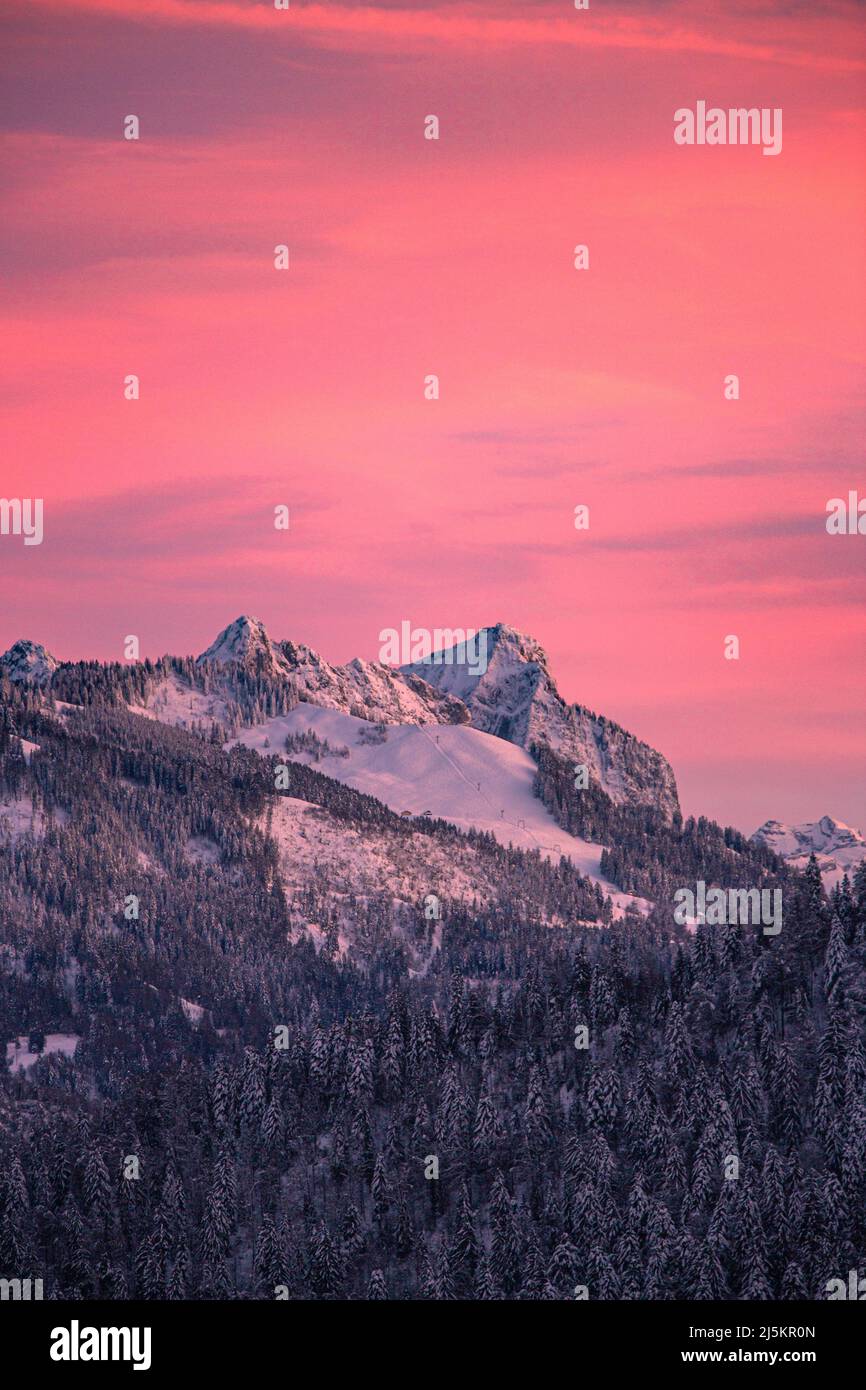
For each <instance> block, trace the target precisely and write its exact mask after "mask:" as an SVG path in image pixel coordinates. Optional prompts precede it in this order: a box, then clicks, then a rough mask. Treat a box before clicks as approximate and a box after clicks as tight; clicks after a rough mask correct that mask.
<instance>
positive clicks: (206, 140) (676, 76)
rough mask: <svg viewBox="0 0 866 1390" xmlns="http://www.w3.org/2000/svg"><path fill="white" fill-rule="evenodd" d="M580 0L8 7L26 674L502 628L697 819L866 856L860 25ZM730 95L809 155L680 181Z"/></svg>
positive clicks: (20, 629) (703, 168) (11, 310)
mask: <svg viewBox="0 0 866 1390" xmlns="http://www.w3.org/2000/svg"><path fill="white" fill-rule="evenodd" d="M590 5H591V8H590V10H589V11H587V12H580V11H575V10H574V9H573V7H572V6H571V5H570V3H569V0H556V3H551V2H550V0H541V3H525V4H521V5H518V4H513V5H510V4H508V5H506V4H502V3H497V4H494V3H480V4H473V5H467V4H463V3H460V0H456V2H455V3H430V4H428V5H423V4H406V5H403V6H401V5H399V4H397V3H387V4H385V5H382V6H379V7H376V6H369V5H363V6H362V5H340V4H334V5H331V4H328V5H304V4H301V3H298V0H292V4H291V8H290V10H289V11H288V12H280V11H275V10H274V9H273V8H272V6H271V5H270V4H269V3H268V0H234V3H222V0H137V3H136V4H134V5H130V4H127V3H120V0H27V3H14V2H13V3H11V4H9V3H7V5H6V6H5V43H4V48H5V60H4V62H5V66H6V69H7V70H6V72H5V73H4V74H3V88H4V92H5V98H4V104H3V109H2V140H3V146H4V149H3V167H4V170H5V185H6V196H5V216H4V219H3V224H2V227H0V250H2V256H3V264H4V269H5V272H6V283H5V285H4V301H3V308H2V318H3V328H4V330H5V332H4V339H5V342H6V344H7V351H6V353H5V354H4V357H5V362H6V371H5V373H4V378H3V406H4V410H3V427H2V439H0V446H2V450H3V458H4V468H3V474H2V486H0V492H2V495H3V496H6V497H13V496H22V497H31V496H41V497H43V498H44V499H45V540H44V542H43V544H42V545H41V546H34V547H28V548H24V547H23V546H22V544H21V541H20V538H15V537H0V585H2V593H3V596H4V602H3V604H2V608H0V649H2V648H5V647H6V646H8V645H9V644H10V643H11V642H12V641H14V640H15V639H16V638H18V637H20V636H29V637H31V638H33V639H34V640H38V641H41V642H44V643H45V645H46V646H48V647H49V648H50V649H51V650H53V651H54V652H55V653H56V654H57V655H58V656H59V657H62V658H71V657H76V656H88V657H99V658H114V659H120V657H121V656H122V641H123V638H124V636H125V635H126V634H128V633H136V634H138V636H139V637H140V640H141V647H142V651H143V653H145V654H147V655H152V656H155V655H159V654H161V653H162V652H164V651H167V650H170V651H174V652H190V651H199V650H201V649H202V647H204V646H205V645H207V643H208V642H209V641H210V640H211V639H212V637H213V636H214V635H215V633H216V632H217V630H218V629H219V628H221V627H223V626H224V625H225V624H226V623H227V622H229V621H230V620H231V619H233V618H234V617H236V616H237V615H238V614H239V613H241V612H250V613H254V614H256V615H257V616H259V617H260V618H261V619H262V620H263V621H264V622H265V623H266V624H267V626H268V628H269V630H270V631H271V632H272V634H273V635H274V636H276V637H289V636H290V637H292V638H295V639H296V640H300V641H305V642H308V643H310V644H311V645H312V646H314V647H317V648H319V649H320V650H321V651H322V652H323V653H324V655H325V656H327V657H328V658H329V659H331V660H335V661H342V660H346V659H347V658H349V657H350V656H353V655H361V656H365V657H368V658H372V657H375V656H376V655H377V654H378V646H379V643H378V633H379V630H380V628H382V627H386V626H399V624H400V622H401V621H402V620H403V619H409V620H410V621H411V622H412V623H413V624H415V625H417V626H423V627H429V628H433V627H444V626H451V627H458V626H462V627H470V626H472V627H478V626H481V625H483V624H485V623H493V622H496V621H504V622H507V623H510V624H511V625H512V626H515V627H518V628H521V629H523V630H524V631H528V632H530V633H532V634H533V635H534V636H536V637H537V638H538V639H539V640H540V641H541V642H542V643H543V645H544V646H545V647H546V648H547V650H548V652H549V655H550V658H551V663H552V667H553V671H554V673H555V675H556V677H557V679H558V681H559V684H560V688H561V690H562V692H563V694H564V695H565V696H566V697H567V698H569V699H573V700H577V701H579V702H581V703H583V704H586V705H588V706H590V707H591V708H593V709H596V710H599V711H601V712H604V713H605V714H607V715H609V716H610V717H611V718H614V719H616V720H618V721H619V722H620V723H622V724H624V725H625V726H626V727H627V728H629V729H631V730H633V732H635V733H636V734H638V735H639V736H641V737H642V738H645V739H647V740H649V741H650V742H651V743H653V744H654V745H655V746H656V747H658V748H660V749H661V750H662V751H663V752H664V753H665V754H666V756H667V757H668V758H669V759H670V761H671V762H672V764H673V766H674V769H675V771H676V774H677V777H678V780H679V783H680V788H681V793H682V799H683V804H684V807H685V809H686V810H688V811H693V812H696V813H698V812H705V813H708V814H711V815H714V816H716V817H718V818H719V819H722V820H724V821H730V822H732V823H734V824H736V825H738V826H740V827H741V828H743V829H744V830H747V831H751V830H752V829H754V827H755V826H756V825H757V824H758V823H760V822H761V821H762V820H764V819H766V818H767V817H769V816H776V817H779V818H781V819H787V820H803V819H811V818H814V817H816V816H818V815H821V814H822V813H825V812H828V813H830V814H833V815H836V816H838V817H840V818H841V819H843V820H848V821H849V822H852V823H854V824H857V825H860V826H863V827H864V828H866V775H864V773H866V719H864V701H863V694H862V692H863V680H864V664H866V663H864V652H866V611H864V574H866V538H864V537H854V536H847V537H830V536H828V535H827V534H826V531H825V528H824V520H825V507H826V503H827V500H828V499H829V498H831V497H837V496H845V495H847V492H848V490H849V489H852V488H853V489H858V490H859V493H860V495H861V496H864V495H866V469H864V467H863V448H862V442H863V423H864V409H863V405H864V401H863V361H864V323H866V313H864V311H866V288H864V235H863V227H864V223H866V218H864V212H866V208H864V203H866V196H864V181H863V170H864V155H866V136H864V112H863V108H864V76H866V44H864V37H863V36H864V26H863V22H862V10H861V8H860V7H859V6H858V5H856V4H844V3H843V4H838V5H836V4H829V5H822V4H812V3H805V2H804V3H793V4H784V5H781V4H780V5H776V6H774V5H759V4H755V5H750V4H740V3H734V4H728V3H721V0H709V3H701V4H697V3H695V4H673V5H665V4H653V5H648V4H641V3H631V4H625V5H623V4H613V3H602V0H590ZM699 99H700V100H706V101H708V102H709V103H710V104H711V105H717V106H721V107H723V108H728V107H734V106H747V107H749V106H758V107H771V108H775V107H781V108H782V110H783V131H784V140H783V150H782V153H781V154H780V155H779V156H778V157H776V158H766V157H764V156H763V155H762V153H761V150H760V149H759V148H756V147H725V148H712V147H703V148H699V147H692V148H683V147H678V146H676V145H675V144H674V141H673V113H674V111H675V110H676V109H677V108H679V107H683V106H692V107H693V106H694V104H695V103H696V101H697V100H699ZM130 113H134V114H137V115H138V116H139V118H140V121H141V136H142V138H141V140H140V141H139V142H137V143H136V142H129V141H125V140H123V139H122V138H121V133H122V123H123V118H124V116H125V115H127V114H130ZM428 114H436V115H438V116H439V119H440V122H441V138H440V140H439V141H438V142H434V141H428V140H425V139H424V138H423V125H424V117H425V116H426V115H428ZM278 243H286V244H288V246H289V247H290V253H291V267H290V269H289V271H288V272H285V273H279V272H277V271H275V270H274V268H273V248H274V246H275V245H277V244H278ZM577 243H586V244H588V246H589V248H590V270H589V271H588V272H578V271H576V270H575V269H574V267H573V248H574V246H575V245H576V244H577ZM732 372H733V373H737V374H738V375H739V377H740V380H741V399H740V400H739V401H736V402H732V401H726V400H724V398H723V379H724V377H725V376H726V375H727V374H728V373H732ZM128 373H135V374H137V375H138V376H139V377H140V379H141V391H142V395H141V399H140V400H139V401H137V402H128V401H126V400H124V397H123V379H124V377H125V376H126V375H127V374H128ZM428 373H436V374H438V376H439V377H440V382H441V398H440V399H439V400H438V401H426V400H425V399H424V394H423V382H424V378H425V376H426V375H427V374H428ZM281 502H284V503H286V504H288V506H289V507H290V509H291V517H292V524H291V530H290V531H289V532H288V533H283V532H276V531H274V529H273V522H272V518H273V508H274V506H275V505H276V504H277V503H281ZM578 503H585V504H587V505H588V506H589V507H590V509H591V526H590V531H589V532H588V533H583V532H577V531H575V530H574V526H573V513H574V507H575V505H577V504H578ZM729 633H736V634H737V635H738V636H739V637H740V641H741V650H742V656H741V659H740V661H739V662H729V661H725V660H724V659H723V655H722V650H723V640H724V638H725V636H726V635H727V634H729Z"/></svg>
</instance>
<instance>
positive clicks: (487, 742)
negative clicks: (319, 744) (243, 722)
mask: <svg viewBox="0 0 866 1390" xmlns="http://www.w3.org/2000/svg"><path fill="white" fill-rule="evenodd" d="M308 729H312V730H313V731H314V732H315V733H316V735H317V736H318V737H319V738H320V739H327V741H328V743H329V744H331V745H332V746H334V747H340V746H342V747H347V748H348V749H349V756H348V758H344V757H339V756H336V755H331V756H326V757H323V758H321V760H320V761H318V762H317V763H316V764H315V766H316V767H317V768H318V770H319V771H320V772H323V773H325V774H326V776H328V777H333V778H334V779H335V780H337V781H340V782H344V783H345V784H346V785H347V786H350V787H354V788H355V789H356V790H357V791H361V792H367V793H368V794H369V795H371V796H375V797H377V798H378V799H379V800H380V801H383V802H384V803H385V805H386V806H389V807H391V809H392V810H394V811H397V812H408V813H410V814H411V815H415V816H417V815H422V814H424V813H429V814H430V815H431V816H437V817H441V818H442V819H443V820H447V821H450V822H451V823H452V824H453V825H456V826H457V827H458V828H459V829H463V830H467V829H470V828H474V829H476V830H484V831H488V832H489V833H491V834H492V835H493V836H494V837H495V838H496V839H497V840H498V841H499V842H500V843H501V844H505V845H507V844H513V845H514V846H516V847H517V848H518V849H524V850H529V849H537V850H540V851H541V852H542V853H543V854H544V855H545V857H546V858H548V859H552V860H556V859H558V858H559V856H560V855H566V856H567V857H568V858H569V859H570V860H571V861H572V863H573V864H574V865H575V866H576V867H577V868H578V869H580V871H581V872H582V873H584V874H586V875H588V876H589V877H590V878H592V879H593V880H594V881H595V882H597V883H600V884H601V885H602V887H603V888H604V890H605V892H607V893H609V894H610V895H611V896H612V897H613V899H614V902H615V904H618V905H619V906H621V907H622V906H624V905H625V904H626V903H628V902H631V901H638V900H635V899H631V898H629V897H628V895H626V894H623V893H619V892H618V891H617V890H616V889H615V888H614V886H613V885H612V884H610V883H608V882H607V881H606V880H604V879H602V878H601V875H600V864H601V851H602V846H601V845H594V844H590V843H589V842H588V841H586V840H578V839H575V837H574V836H572V835H569V834H568V833H567V832H566V831H564V830H561V829H560V828H559V826H558V825H557V824H556V822H555V821H554V820H553V818H552V816H550V815H549V814H548V812H547V811H546V810H545V808H544V807H543V806H542V804H541V802H540V801H539V800H538V799H537V797H535V796H534V795H533V792H532V782H533V776H534V773H535V764H534V762H533V761H532V759H531V758H530V756H529V754H528V753H526V752H525V751H524V750H523V749H522V748H518V747H517V746H516V745H515V744H513V743H507V742H506V741H505V740H503V739H498V738H494V737H492V736H491V735H490V734H485V733H482V732H481V731H480V730H478V729H473V728H469V727H466V726H465V725H463V726H452V725H440V726H433V727H429V726H428V727H419V726H417V725H393V726H390V727H388V728H387V730H386V738H385V742H384V743H379V744H377V743H361V742H359V735H360V736H361V737H362V738H366V737H368V736H369V733H370V730H371V726H370V724H369V723H367V722H365V721H364V720H361V719H356V718H354V717H353V716H351V715H345V714H341V713H340V712H339V711H336V710H327V709H321V708H318V707H316V706H314V705H299V706H298V707H297V709H294V710H292V712H291V714H288V715H282V716H280V717H279V718H276V719H271V720H269V721H268V722H267V723H266V724H261V725H258V726H257V727H256V728H254V729H247V730H244V731H243V732H242V733H241V734H240V735H239V737H238V739H237V740H236V741H237V742H240V743H243V744H245V745H246V746H247V747H248V748H256V749H258V750H259V751H260V752H263V753H277V754H281V755H282V756H283V757H285V758H286V759H287V760H295V761H300V762H306V763H310V762H311V757H310V755H308V754H299V753H285V752H284V751H283V748H284V743H285V739H286V735H287V734H288V733H292V734H299V733H302V732H303V731H305V730H308ZM266 741H267V743H269V745H270V746H269V747H267V746H266Z"/></svg>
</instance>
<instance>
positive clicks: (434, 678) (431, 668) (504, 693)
mask: <svg viewBox="0 0 866 1390" xmlns="http://www.w3.org/2000/svg"><path fill="white" fill-rule="evenodd" d="M401 669H402V671H403V673H404V674H407V675H408V674H410V673H411V674H414V675H416V676H420V677H423V679H425V680H427V681H429V682H430V683H431V684H432V685H436V686H437V687H438V688H439V689H440V690H443V691H447V692H448V693H449V694H451V695H454V696H456V697H457V698H459V699H461V700H462V701H463V702H464V703H465V704H466V705H467V707H468V709H469V711H470V714H471V716H472V723H473V725H474V726H475V727H476V728H478V729H482V730H483V731H484V732H485V733H490V734H495V735H496V736H497V737H499V738H505V739H508V741H509V742H510V743H516V744H518V745H519V746H520V747H522V748H528V747H529V745H530V744H532V743H547V744H548V745H549V746H550V747H551V748H553V749H554V750H555V751H556V752H559V753H562V754H563V755H564V756H565V757H568V758H571V759H574V761H575V763H582V764H585V765H586V766H587V768H588V769H589V774H590V776H591V777H592V778H593V779H594V780H595V781H597V782H598V783H599V784H600V785H601V787H602V788H603V789H604V791H606V792H607V794H608V795H609V796H610V797H611V799H612V800H613V801H615V802H617V803H624V802H632V803H637V804H642V805H653V806H658V807H659V809H660V810H662V811H663V812H664V814H665V815H666V816H668V817H670V816H671V815H673V813H674V812H675V811H677V810H678V809H679V801H678V798H677V788H676V779H675V778H674V774H673V770H672V768H671V767H670V764H669V763H668V762H667V761H666V759H665V758H663V757H662V755H661V754H660V753H657V752H656V750H655V749H654V748H651V747H650V746H649V745H648V744H646V743H642V742H641V740H640V739H637V738H635V737H634V735H633V734H629V733H628V732H627V731H626V730H625V729H622V728H620V726H619V725H618V724H615V723H613V722H612V721H611V720H609V719H605V718H604V717H603V716H599V715H596V714H594V713H593V712H592V711H591V710H588V709H585V708H584V707H583V706H581V705H569V704H568V703H567V702H566V701H565V700H564V699H563V698H562V696H561V695H560V693H559V691H558V689H557V686H556V682H555V681H554V679H553V676H552V675H551V673H550V667H549V661H548V657H547V653H546V652H545V650H544V648H543V647H542V646H541V644H540V643H539V642H537V641H536V640H535V638H534V637H530V636H528V635H527V634H526V633H522V632H518V631H517V630H516V629H515V628H512V627H509V626H508V625H507V624H506V623H496V624H494V625H493V626H492V627H485V628H482V629H481V631H480V633H479V635H478V638H477V639H474V640H473V641H472V642H471V643H470V644H468V649H467V648H466V647H465V646H464V645H463V644H458V645H457V646H455V647H451V648H450V649H448V650H446V651H442V652H434V653H432V654H431V656H430V657H428V658H427V659H426V660H424V661H417V662H413V663H412V664H411V665H409V666H404V667H402V668H401Z"/></svg>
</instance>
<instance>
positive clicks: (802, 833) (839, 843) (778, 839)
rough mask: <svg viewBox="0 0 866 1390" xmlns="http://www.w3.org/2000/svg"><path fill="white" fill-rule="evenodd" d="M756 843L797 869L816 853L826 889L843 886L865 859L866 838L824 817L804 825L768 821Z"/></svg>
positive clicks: (755, 838)
mask: <svg viewBox="0 0 866 1390" xmlns="http://www.w3.org/2000/svg"><path fill="white" fill-rule="evenodd" d="M752 839H753V840H757V841H759V842H760V843H761V844H765V845H766V846H767V848H768V849H771V850H773V852H774V853H775V854H778V855H779V856H780V857H781V858H782V859H785V860H787V862H788V863H789V864H793V865H794V867H795V868H797V869H804V868H805V867H806V864H807V863H808V862H809V856H810V855H812V854H814V855H815V858H816V859H817V861H818V866H819V868H820V870H821V877H822V878H823V880H824V883H825V885H826V887H827V888H834V887H835V886H836V884H837V883H841V881H842V878H843V876H844V875H845V874H847V875H848V877H849V878H851V877H852V876H853V874H854V872H855V871H856V869H857V867H858V865H860V864H861V863H862V862H863V860H864V859H866V838H864V837H863V835H861V833H860V831H859V830H855V829H854V827H853V826H850V825H845V824H844V823H843V822H842V821H839V820H834V819H833V817H832V816H822V817H821V819H820V820H817V821H807V822H806V823H805V824H803V825H783V824H782V822H781V821H778V820H768V821H765V823H764V824H763V825H762V826H761V828H760V829H759V830H756V831H755V833H754V835H753V836H752Z"/></svg>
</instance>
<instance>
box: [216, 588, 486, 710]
mask: <svg viewBox="0 0 866 1390" xmlns="http://www.w3.org/2000/svg"><path fill="white" fill-rule="evenodd" d="M198 660H199V661H200V662H205V661H211V662H215V663H217V664H218V665H220V666H224V667H227V668H229V669H230V668H231V667H233V666H234V667H242V668H243V669H244V670H245V671H247V672H249V673H251V674H258V675H266V676H271V677H284V678H285V679H287V680H291V681H292V682H293V684H294V686H295V688H296V690H297V693H298V696H299V698H300V699H301V700H304V701H307V702H308V703H309V704H313V705H321V706H323V707H324V708H325V709H336V710H341V711H343V713H345V714H354V715H357V716H358V717H359V718H361V719H368V720H371V721H373V722H382V723H386V724H464V723H468V722H469V712H468V710H467V709H466V708H465V706H464V705H463V704H462V702H461V701H460V700H455V699H454V698H453V697H452V696H450V695H448V694H445V693H443V692H441V691H439V690H437V689H436V688H435V687H434V686H431V685H429V684H428V683H427V682H426V681H424V680H421V679H418V678H415V677H413V678H411V679H407V678H406V677H404V676H402V675H401V674H400V672H399V671H397V670H395V669H394V668H393V667H391V666H385V665H384V664H383V663H382V662H380V661H362V660H361V659H360V658H359V657H355V659H354V660H352V661H349V662H347V664H346V665H345V666H332V665H331V663H330V662H328V661H326V660H325V658H324V657H323V656H320V655H319V653H318V652H316V651H314V650H313V648H312V647H308V646H305V644H304V643H302V642H292V641H289V640H286V641H281V642H278V641H275V640H274V639H272V638H271V637H270V636H269V634H268V632H267V629H266V628H265V625H264V623H262V622H260V620H259V619H258V618H253V617H250V616H247V615H242V616H241V617H239V618H236V619H235V621H234V622H233V623H229V625H228V627H226V628H224V629H223V631H222V632H221V633H220V634H219V636H218V637H217V638H216V639H215V641H213V642H212V643H211V645H210V646H209V647H208V648H207V650H206V651H204V652H202V654H201V656H199V658H198Z"/></svg>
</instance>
